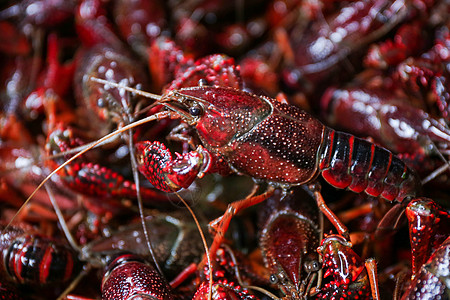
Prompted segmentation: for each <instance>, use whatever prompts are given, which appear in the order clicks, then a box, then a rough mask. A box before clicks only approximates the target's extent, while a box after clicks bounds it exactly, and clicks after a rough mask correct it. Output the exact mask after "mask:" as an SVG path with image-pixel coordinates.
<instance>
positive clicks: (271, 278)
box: [270, 274, 278, 284]
mask: <svg viewBox="0 0 450 300" xmlns="http://www.w3.org/2000/svg"><path fill="white" fill-rule="evenodd" d="M270 283H272V284H276V283H278V277H277V275H275V274H272V275H270Z"/></svg>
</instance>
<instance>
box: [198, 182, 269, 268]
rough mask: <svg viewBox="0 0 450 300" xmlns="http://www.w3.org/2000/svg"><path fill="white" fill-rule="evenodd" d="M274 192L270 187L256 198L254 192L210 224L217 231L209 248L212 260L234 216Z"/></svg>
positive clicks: (235, 203)
mask: <svg viewBox="0 0 450 300" xmlns="http://www.w3.org/2000/svg"><path fill="white" fill-rule="evenodd" d="M274 191H275V189H274V188H273V187H272V186H269V187H268V188H267V190H266V191H265V192H264V193H262V194H260V195H256V196H254V195H253V191H252V193H251V194H250V195H249V196H248V197H246V198H245V199H242V200H238V201H235V202H233V203H230V204H229V205H228V208H227V210H226V211H225V213H224V214H223V215H222V216H221V217H219V218H217V219H215V220H213V221H211V222H210V223H209V227H210V228H211V229H212V230H214V231H215V235H214V240H213V242H212V244H211V247H210V248H209V254H210V257H211V260H213V259H214V258H215V257H216V252H217V249H219V247H220V245H221V244H222V242H223V240H224V235H225V232H227V230H228V226H229V225H230V222H231V219H232V218H233V216H234V215H236V214H237V213H239V212H240V211H242V210H244V209H246V208H248V207H250V206H253V205H256V204H258V203H261V202H263V201H264V200H266V199H267V198H269V197H270V196H272V195H273V193H274ZM204 265H205V261H204V260H203V261H202V263H201V264H200V267H201V268H202V267H203V266H204Z"/></svg>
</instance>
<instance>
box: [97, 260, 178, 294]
mask: <svg viewBox="0 0 450 300" xmlns="http://www.w3.org/2000/svg"><path fill="white" fill-rule="evenodd" d="M137 298H139V299H158V300H169V299H173V297H172V293H171V291H170V287H169V285H168V284H167V282H166V281H165V279H164V278H163V277H162V276H161V275H160V274H159V273H158V271H157V270H156V269H155V268H153V267H152V266H151V265H149V264H148V263H145V262H144V261H143V260H141V259H140V258H138V257H136V256H135V255H131V254H124V255H120V256H118V257H117V258H116V259H114V260H113V261H112V262H111V263H110V264H109V266H108V270H107V272H106V273H105V275H104V277H103V281H102V299H103V300H113V299H115V300H122V299H124V300H126V299H127V300H131V299H137Z"/></svg>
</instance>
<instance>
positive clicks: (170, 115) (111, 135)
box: [4, 111, 178, 231]
mask: <svg viewBox="0 0 450 300" xmlns="http://www.w3.org/2000/svg"><path fill="white" fill-rule="evenodd" d="M177 116H178V114H177V113H176V112H172V111H162V112H158V113H156V114H154V115H150V116H148V117H146V118H143V119H141V120H138V121H135V122H133V123H131V124H128V125H126V126H124V127H122V128H119V129H117V130H115V131H113V132H111V133H109V134H107V135H105V136H104V137H102V138H100V139H98V140H97V141H95V142H92V143H91V144H90V145H89V146H88V147H86V148H85V149H83V150H82V151H80V152H78V153H77V154H75V155H74V156H72V157H71V158H70V159H68V160H67V161H66V162H64V163H63V164H61V165H60V166H59V167H58V168H56V169H55V170H54V171H53V172H51V173H50V174H49V175H47V177H45V178H44V180H43V181H42V182H41V183H40V184H39V185H38V186H37V187H36V188H35V189H34V191H33V192H32V193H31V194H30V196H29V197H28V198H27V199H26V200H25V202H24V203H23V204H22V207H21V208H19V210H18V211H17V212H16V214H15V215H14V216H13V217H12V218H11V220H10V221H9V223H8V224H7V225H6V227H5V228H4V231H5V230H7V229H8V228H9V227H10V226H11V224H12V223H13V221H14V220H15V219H16V218H17V216H18V215H19V214H20V212H21V211H22V209H23V208H24V207H25V206H26V205H27V204H28V203H29V202H30V200H31V199H32V198H33V196H34V195H35V194H36V193H37V191H38V190H39V189H40V188H41V187H42V186H43V185H44V184H45V183H46V182H47V181H48V180H49V179H50V178H51V177H52V176H53V175H55V174H56V173H58V172H59V171H60V170H62V169H63V168H64V167H65V166H67V165H68V164H70V163H71V162H72V161H74V160H75V159H77V158H78V157H80V156H81V155H83V154H84V153H86V152H88V151H89V150H91V149H93V148H95V147H96V146H98V145H100V144H104V143H105V142H106V141H109V140H110V139H112V138H115V136H116V135H118V134H121V133H123V132H125V131H127V130H129V129H132V128H134V127H137V126H140V125H142V124H145V123H148V122H151V121H155V120H160V119H165V118H176V117H177Z"/></svg>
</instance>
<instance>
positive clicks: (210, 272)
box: [174, 191, 213, 300]
mask: <svg viewBox="0 0 450 300" xmlns="http://www.w3.org/2000/svg"><path fill="white" fill-rule="evenodd" d="M174 193H175V195H177V197H178V198H179V199H180V201H181V202H182V203H183V204H184V206H186V208H187V209H188V211H189V213H190V214H191V215H192V218H193V219H194V222H195V225H196V226H197V228H198V232H199V233H200V237H201V239H202V242H203V246H204V248H205V254H206V260H207V261H208V264H209V290H208V300H211V299H212V285H213V269H212V268H213V266H212V262H211V256H210V255H209V247H208V243H207V242H206V238H205V234H204V233H203V230H202V228H201V226H200V223H199V222H198V219H197V217H196V216H195V213H194V211H193V210H192V208H191V207H190V206H189V204H187V202H186V201H185V200H184V199H183V198H182V197H181V196H180V194H178V193H177V192H175V191H174Z"/></svg>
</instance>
